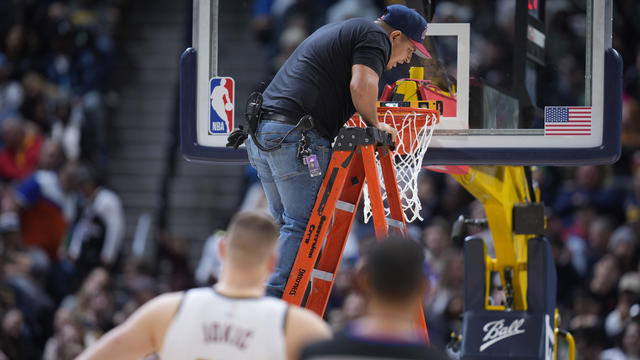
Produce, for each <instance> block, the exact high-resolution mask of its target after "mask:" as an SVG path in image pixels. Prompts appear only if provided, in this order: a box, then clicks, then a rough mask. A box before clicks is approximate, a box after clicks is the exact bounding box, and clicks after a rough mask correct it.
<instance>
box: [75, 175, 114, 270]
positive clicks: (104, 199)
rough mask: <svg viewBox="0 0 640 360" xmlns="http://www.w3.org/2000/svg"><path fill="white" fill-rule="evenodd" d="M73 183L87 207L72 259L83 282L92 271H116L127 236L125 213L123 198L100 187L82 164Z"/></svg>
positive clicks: (79, 226)
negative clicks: (125, 231)
mask: <svg viewBox="0 0 640 360" xmlns="http://www.w3.org/2000/svg"><path fill="white" fill-rule="evenodd" d="M74 175H75V178H74V183H75V185H76V186H77V189H78V191H79V193H80V195H81V196H82V198H83V199H84V202H85V206H84V209H83V213H82V215H81V216H80V220H78V222H77V224H76V226H75V227H74V229H73V232H72V234H71V241H70V244H69V256H70V257H71V259H72V260H73V261H74V263H75V265H76V269H77V271H78V274H79V275H80V278H81V279H82V278H83V277H84V275H86V274H87V273H88V272H89V271H91V269H92V268H94V267H96V266H103V267H105V268H108V269H113V267H114V266H115V264H116V262H117V261H118V257H119V255H120V250H121V247H122V240H123V237H124V226H125V221H124V210H123V209H122V201H121V200H120V197H119V196H118V195H117V194H116V193H114V192H113V191H111V190H109V189H107V188H105V187H103V186H100V182H99V179H98V175H97V174H96V173H95V170H93V169H92V168H90V167H89V166H87V165H80V166H78V168H77V169H75V172H74Z"/></svg>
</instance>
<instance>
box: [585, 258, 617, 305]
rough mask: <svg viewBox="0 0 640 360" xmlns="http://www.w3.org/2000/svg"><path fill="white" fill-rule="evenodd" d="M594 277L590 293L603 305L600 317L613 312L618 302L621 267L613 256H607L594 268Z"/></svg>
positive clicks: (590, 282) (590, 285) (590, 284)
mask: <svg viewBox="0 0 640 360" xmlns="http://www.w3.org/2000/svg"><path fill="white" fill-rule="evenodd" d="M593 268H594V269H593V277H592V278H591V281H589V291H590V292H591V293H592V294H593V296H594V297H595V299H596V301H597V302H598V303H599V304H600V305H601V312H600V314H599V315H605V314H607V313H608V312H610V311H612V310H613V309H614V308H615V306H616V303H617V300H618V292H617V284H618V280H619V279H620V265H619V262H618V259H616V257H615V256H614V255H612V254H606V255H604V256H603V257H602V258H600V260H598V262H596V263H595V265H594V266H593Z"/></svg>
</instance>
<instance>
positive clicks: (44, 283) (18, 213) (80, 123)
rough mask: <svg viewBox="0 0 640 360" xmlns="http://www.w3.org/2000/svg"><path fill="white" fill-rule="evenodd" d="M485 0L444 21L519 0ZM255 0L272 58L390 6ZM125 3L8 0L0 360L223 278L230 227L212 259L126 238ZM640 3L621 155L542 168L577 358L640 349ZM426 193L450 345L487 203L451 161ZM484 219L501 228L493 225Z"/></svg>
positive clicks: (60, 350) (364, 243) (573, 8)
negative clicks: (121, 187) (119, 95)
mask: <svg viewBox="0 0 640 360" xmlns="http://www.w3.org/2000/svg"><path fill="white" fill-rule="evenodd" d="M485 3H486V1H457V2H454V1H439V2H438V6H439V8H438V9H437V10H436V13H435V14H434V21H456V22H465V21H469V19H470V18H471V17H472V16H481V15H480V14H482V16H490V17H496V16H499V15H500V14H499V11H500V9H502V8H503V6H506V7H508V6H509V5H508V4H509V3H511V1H510V0H505V1H497V2H496V3H497V4H501V5H500V6H497V7H492V6H487V7H486V9H485V11H479V10H478V8H480V7H482V6H484V5H486V4H485ZM548 3H551V2H548ZM253 4H254V7H253V10H254V19H253V22H252V24H251V26H252V29H253V31H254V32H255V34H256V36H257V38H258V39H259V40H260V41H261V42H262V44H263V45H264V51H265V57H266V58H267V60H268V61H267V62H266V64H267V65H266V67H268V68H265V71H266V72H267V73H269V74H271V75H273V74H274V73H275V71H277V69H278V68H279V66H280V65H281V64H282V63H283V62H284V61H285V60H286V58H287V57H288V55H289V54H291V53H292V52H293V50H294V49H295V48H296V46H297V45H298V44H299V43H300V42H301V41H303V40H304V38H305V37H306V36H308V34H310V33H311V32H312V31H313V30H315V29H317V28H318V27H319V26H321V25H322V24H324V23H326V22H329V21H339V20H342V19H346V18H348V17H352V16H354V15H358V16H369V17H370V18H375V17H376V16H377V15H379V14H380V10H381V9H382V7H384V6H385V5H386V4H387V2H386V1H373V0H316V1H295V0H290V1H285V0H255V1H254V2H253ZM554 4H555V5H558V4H560V5H558V6H557V8H556V9H555V10H554V11H556V12H555V13H554V15H553V16H552V17H550V20H548V21H549V22H550V26H552V27H553V26H558V27H564V26H570V25H571V26H573V27H574V28H578V26H576V24H578V25H579V21H578V20H575V21H565V19H571V18H572V16H574V15H575V14H576V13H579V12H580V11H583V10H584V9H580V8H579V7H578V5H576V2H575V1H568V0H567V1H554ZM122 6H123V5H122V1H118V0H41V1H27V0H14V1H7V0H0V141H1V148H0V190H1V202H0V232H1V236H2V241H1V242H0V255H1V256H0V360H4V359H40V358H43V359H47V360H49V359H73V358H74V357H75V356H76V355H78V354H79V353H80V352H81V351H82V350H83V349H84V348H85V347H86V346H88V345H90V344H92V343H93V342H95V341H96V339H98V338H99V337H100V336H101V335H102V334H104V333H105V332H106V331H108V330H109V329H111V328H113V327H114V326H115V325H117V324H120V323H122V322H123V321H124V319H126V318H127V316H128V315H129V314H131V313H133V312H134V311H135V310H136V309H137V308H138V307H139V306H140V305H141V304H144V303H145V302H146V301H148V300H149V299H151V298H153V297H154V296H156V295H157V294H159V293H162V292H166V291H170V290H182V289H187V288H189V287H193V286H195V285H199V286H205V285H209V284H212V283H214V282H215V281H216V279H217V276H218V271H219V266H220V265H219V262H217V258H216V254H215V249H216V248H217V246H216V243H217V241H219V239H220V236H221V234H220V233H217V234H214V235H213V236H212V237H211V238H210V239H208V240H207V242H206V245H205V247H204V248H203V251H202V255H203V258H202V259H201V261H200V264H199V265H198V266H197V267H196V266H195V265H196V264H192V263H191V262H190V258H189V251H188V248H189V245H188V244H185V242H184V241H182V240H181V239H180V238H177V237H172V236H169V235H161V236H160V237H159V239H158V245H159V253H158V256H157V258H156V259H153V260H154V261H153V262H151V261H147V260H144V259H132V258H124V257H123V256H122V251H121V249H122V244H123V242H124V214H123V211H122V205H121V202H120V200H119V197H118V195H117V194H115V193H114V192H112V191H110V190H109V189H107V188H105V187H104V186H102V180H103V175H104V171H105V168H106V162H107V153H106V139H107V133H106V131H107V130H106V128H107V126H106V121H107V118H108V108H107V106H106V100H105V99H106V96H107V92H108V91H109V85H110V84H109V81H108V80H109V78H110V76H111V75H112V74H113V68H114V61H115V58H116V56H117V54H116V49H117V47H116V44H115V38H114V33H115V31H116V30H117V28H118V26H119V19H120V11H121V9H122ZM639 13H640V5H638V4H636V2H634V1H622V0H621V1H614V38H613V39H614V47H615V48H617V49H618V50H620V51H621V54H622V56H623V59H624V93H623V152H622V157H621V159H620V161H619V162H617V163H616V164H614V165H610V166H583V167H575V168H556V167H537V168H534V169H533V176H534V178H535V180H536V181H537V182H538V184H540V187H541V194H542V200H543V201H544V203H545V207H546V212H547V234H546V235H547V237H548V239H549V240H550V242H551V245H552V247H553V255H554V260H555V263H556V268H557V270H558V299H557V301H558V306H559V308H560V312H561V324H560V327H562V328H565V329H568V330H570V331H571V332H572V333H573V334H574V336H575V338H576V343H577V346H578V358H579V359H591V358H593V359H597V358H598V356H600V355H601V356H602V358H604V359H624V358H625V357H626V358H634V357H635V358H638V357H640V264H639V262H640V242H639V241H640V46H638V43H637V41H635V39H637V38H638V37H640V20H638V19H639V18H638V14H639ZM494 23H496V22H494ZM502 26H505V27H508V26H509V24H502ZM483 34H493V37H489V36H488V37H487V38H486V39H485V40H486V41H509V39H508V37H499V36H496V35H498V34H499V31H497V30H496V29H485V30H484V32H479V33H478V34H476V35H474V36H483ZM577 37H579V32H578V33H576V34H575V38H571V37H569V38H566V39H557V42H558V43H553V49H554V50H555V51H564V52H568V53H569V55H570V58H572V59H574V63H569V64H562V65H563V66H560V67H556V69H559V70H561V71H560V72H558V73H556V74H552V75H550V76H554V77H555V79H556V80H555V82H556V86H555V88H556V89H560V90H559V91H563V93H562V94H560V95H561V96H562V98H563V99H568V100H567V101H569V102H571V101H575V102H576V103H578V102H579V101H580V99H582V98H583V97H584V86H583V85H580V83H581V82H580V81H582V80H581V79H582V78H583V77H584V74H583V73H580V71H581V70H579V69H581V68H584V64H583V62H584V59H583V58H581V56H582V57H583V55H581V54H584V51H583V50H580V49H575V50H573V51H574V52H575V53H572V52H571V51H572V50H571V47H570V46H567V44H575V43H579V41H576V38H577ZM474 41H477V40H474ZM486 55H487V56H485V57H478V63H475V64H473V66H474V70H475V71H476V72H477V74H478V75H479V76H481V77H483V78H485V79H488V80H489V81H491V82H492V84H494V85H496V86H500V85H501V84H503V82H504V79H503V78H501V77H500V76H499V74H498V75H496V74H497V73H496V72H494V71H492V70H493V69H492V66H495V64H498V63H501V62H504V61H510V60H509V59H505V58H503V57H505V56H507V55H506V54H486ZM489 55H490V56H489ZM576 69H578V70H576ZM562 70H564V71H565V72H562ZM576 71H577V73H576ZM578 80H580V81H578ZM582 84H584V82H583V81H582ZM559 99H560V97H559ZM563 101H564V100H563ZM253 181H255V179H254V180H253ZM254 184H258V185H259V183H254ZM250 189H253V190H250V191H251V194H250V195H248V196H247V200H246V201H245V203H244V205H243V206H245V207H249V208H253V207H256V206H259V205H261V206H264V205H265V202H264V199H259V192H255V191H254V190H255V187H253V188H250ZM255 194H258V195H255ZM419 197H420V199H421V200H422V212H421V217H422V218H423V220H422V221H419V222H417V223H414V224H413V225H412V226H411V228H410V233H412V234H413V237H414V238H416V240H418V241H419V243H420V244H421V245H422V246H423V248H424V251H425V259H426V261H425V271H426V272H427V274H428V277H429V279H430V282H431V284H430V291H429V294H428V295H427V297H425V299H424V306H425V309H426V311H425V314H426V317H427V321H428V326H429V329H430V338H431V341H432V343H433V345H434V346H436V347H439V348H444V347H445V345H446V344H447V343H448V341H449V339H450V334H451V332H452V331H454V332H457V331H459V330H460V325H461V314H462V311H463V306H464V304H463V296H462V295H463V293H462V292H463V281H464V279H463V253H462V243H461V242H459V241H454V240H452V237H451V229H452V225H453V222H454V221H455V219H456V218H457V217H458V216H459V215H460V214H464V215H465V216H467V217H471V218H482V217H484V216H485V215H484V209H483V207H482V204H481V203H479V202H478V201H476V200H474V199H473V197H472V196H471V195H469V194H468V193H467V192H466V191H465V190H464V189H463V188H462V187H461V186H460V185H459V184H458V183H457V182H456V181H455V180H454V179H453V178H451V177H450V176H447V175H444V174H440V173H434V172H428V171H424V172H423V173H421V174H420V177H419ZM359 218H361V217H359ZM468 230H469V233H468V234H476V235H480V236H483V237H485V238H486V239H490V233H489V232H488V230H487V229H484V228H479V227H478V228H474V227H470V228H469V229H468ZM374 241H375V235H374V232H373V229H372V227H371V224H363V223H361V222H358V223H357V224H356V226H354V230H353V232H352V234H351V236H350V240H349V242H348V243H347V247H346V249H345V253H344V256H343V259H342V265H341V267H340V270H339V273H338V275H337V278H336V281H335V283H334V290H333V293H332V297H331V299H330V301H329V305H328V308H327V312H326V318H327V320H328V321H329V322H330V324H331V325H332V326H333V327H334V329H340V328H341V327H342V326H344V324H346V323H347V322H349V321H351V320H353V319H355V318H357V317H358V316H359V315H360V314H362V312H363V310H364V309H363V304H364V301H363V299H362V297H361V295H359V293H358V292H357V291H355V290H354V287H353V284H352V280H353V278H354V276H355V271H356V269H357V264H358V260H359V258H360V254H361V253H363V252H365V251H366V249H367V247H368V246H370V245H371V244H372V243H373V242H374ZM488 245H490V242H489V241H488ZM489 253H491V248H489ZM192 269H194V270H192Z"/></svg>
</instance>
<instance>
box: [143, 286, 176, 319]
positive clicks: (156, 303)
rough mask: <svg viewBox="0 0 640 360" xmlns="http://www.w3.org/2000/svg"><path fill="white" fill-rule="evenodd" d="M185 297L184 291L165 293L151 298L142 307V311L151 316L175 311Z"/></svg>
mask: <svg viewBox="0 0 640 360" xmlns="http://www.w3.org/2000/svg"><path fill="white" fill-rule="evenodd" d="M183 299H184V292H182V291H179V292H169V293H163V294H160V295H158V296H156V297H155V298H153V299H151V300H149V301H148V302H147V303H146V304H144V305H143V306H142V307H141V308H140V311H142V312H144V313H147V314H148V315H150V316H153V315H154V314H159V313H175V311H176V310H177V309H178V307H179V306H180V304H181V303H182V300H183Z"/></svg>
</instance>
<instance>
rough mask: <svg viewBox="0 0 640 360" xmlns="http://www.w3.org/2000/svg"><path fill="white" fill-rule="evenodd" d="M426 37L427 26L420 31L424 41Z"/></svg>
mask: <svg viewBox="0 0 640 360" xmlns="http://www.w3.org/2000/svg"><path fill="white" fill-rule="evenodd" d="M426 37H427V27H426V26H425V27H424V31H423V32H422V40H423V41H424V38H426Z"/></svg>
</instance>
